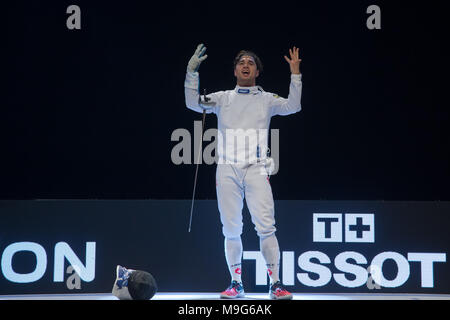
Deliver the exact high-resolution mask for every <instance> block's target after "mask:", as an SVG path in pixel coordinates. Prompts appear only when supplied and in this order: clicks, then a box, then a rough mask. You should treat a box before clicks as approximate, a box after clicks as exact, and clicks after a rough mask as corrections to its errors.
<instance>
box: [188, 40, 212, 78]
mask: <svg viewBox="0 0 450 320" xmlns="http://www.w3.org/2000/svg"><path fill="white" fill-rule="evenodd" d="M205 52H206V47H205V45H204V44H203V43H201V44H199V45H198V46H197V49H196V50H195V53H194V55H193V56H192V57H191V59H190V60H189V63H188V66H187V70H188V71H190V72H197V71H198V68H200V64H201V63H202V62H203V61H204V60H205V59H206V58H208V55H207V54H205Z"/></svg>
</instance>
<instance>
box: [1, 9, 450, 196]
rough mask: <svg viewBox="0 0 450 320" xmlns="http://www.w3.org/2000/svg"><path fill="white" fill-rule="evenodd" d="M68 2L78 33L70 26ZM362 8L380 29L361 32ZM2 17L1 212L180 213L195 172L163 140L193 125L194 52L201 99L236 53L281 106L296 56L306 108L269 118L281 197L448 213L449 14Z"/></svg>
mask: <svg viewBox="0 0 450 320" xmlns="http://www.w3.org/2000/svg"><path fill="white" fill-rule="evenodd" d="M71 4H77V5H79V6H80V8H81V30H68V28H67V27H66V19H67V17H68V16H69V14H67V13H66V8H67V7H68V6H69V5H71ZM371 4H377V5H379V6H380V8H381V15H382V16H381V17H382V29H381V30H368V29H367V27H366V19H367V17H368V16H369V15H368V14H367V13H366V9H367V7H368V6H369V5H371ZM2 12H3V15H2V18H1V19H2V22H4V23H5V22H6V27H4V28H2V32H5V31H6V35H5V36H4V37H2V42H3V45H2V52H3V53H4V54H5V56H4V58H3V59H2V72H1V74H2V78H3V80H4V81H3V85H2V94H1V102H0V103H1V111H0V112H1V113H0V127H1V141H0V142H1V157H0V159H1V160H0V161H1V163H0V197H1V198H2V199H33V198H104V199H115V198H124V199H140V198H145V199H147V198H154V199H189V198H190V197H191V192H192V183H193V175H194V169H195V167H194V166H193V165H181V166H176V165H174V164H172V162H171V159H170V151H171V149H172V147H173V146H174V145H175V144H176V143H175V142H172V141H171V140H170V136H171V133H172V132H173V130H175V129H177V128H186V129H188V130H189V131H191V132H193V121H194V120H200V119H201V115H199V114H196V113H194V112H192V111H190V110H188V109H186V108H185V105H184V91H183V81H184V76H185V70H186V65H187V62H188V60H189V58H190V57H191V55H192V54H193V52H194V50H195V47H196V45H197V44H198V43H200V42H203V43H205V44H206V46H207V47H208V50H207V53H208V56H209V57H208V59H207V60H206V62H205V63H203V64H202V66H201V68H200V75H201V87H202V88H206V89H207V90H208V92H214V91H218V90H225V89H231V88H233V87H234V86H235V79H234V77H233V73H232V60H233V58H234V56H235V54H236V53H237V52H238V51H239V50H241V49H244V48H245V49H250V50H253V51H255V52H256V53H257V54H258V55H259V56H260V58H261V59H262V61H263V64H264V66H265V71H264V73H263V74H262V75H261V77H260V78H259V79H258V84H259V85H261V86H262V87H263V88H264V89H265V90H266V91H269V92H275V93H278V94H279V95H281V96H285V97H286V96H287V93H288V87H289V67H288V65H287V64H286V62H285V61H284V59H283V55H284V54H287V52H288V49H289V48H290V47H292V46H294V45H295V46H297V47H299V48H300V55H301V58H302V59H303V61H302V66H301V70H302V73H303V97H302V107H303V110H302V111H301V112H300V113H298V114H295V115H292V116H289V117H275V118H273V119H272V128H278V129H280V171H279V173H278V174H277V175H276V176H274V177H273V178H272V188H273V190H274V195H275V198H276V199H330V200H333V199H336V200H341V199H346V200H358V199H364V200H376V199H385V200H450V197H449V194H448V181H449V178H450V171H449V165H448V164H449V160H450V159H449V156H448V153H447V152H446V151H447V149H448V148H449V129H448V125H449V124H450V120H449V111H448V103H447V95H448V88H447V85H448V72H447V71H446V67H447V60H448V54H447V53H446V52H445V51H444V44H445V42H447V39H448V34H447V32H446V30H447V28H446V15H445V14H446V11H445V10H444V1H433V2H421V3H415V2H411V1H389V2H388V1H294V2H242V3H241V2H231V1H230V2H225V1H224V2H216V1H211V2H209V3H201V2H193V3H192V2H187V1H186V2H182V3H174V2H170V1H167V2H158V4H156V3H155V2H150V1H14V2H8V3H7V4H2ZM216 123H217V121H216V119H215V117H214V116H213V115H210V116H208V118H207V128H211V127H215V126H216ZM214 170H215V167H214V166H207V165H203V166H201V168H200V173H199V183H198V188H197V197H198V198H200V199H214V198H215V188H214Z"/></svg>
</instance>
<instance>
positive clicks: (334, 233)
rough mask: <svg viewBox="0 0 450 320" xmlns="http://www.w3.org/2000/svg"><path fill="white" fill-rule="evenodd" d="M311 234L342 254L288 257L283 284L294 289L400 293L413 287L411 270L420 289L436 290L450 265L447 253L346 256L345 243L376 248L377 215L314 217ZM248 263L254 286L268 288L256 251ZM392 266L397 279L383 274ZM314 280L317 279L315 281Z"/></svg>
mask: <svg viewBox="0 0 450 320" xmlns="http://www.w3.org/2000/svg"><path fill="white" fill-rule="evenodd" d="M312 229H313V239H312V241H313V243H314V242H329V243H336V244H337V245H339V247H340V248H341V249H342V250H343V251H342V252H340V253H338V254H337V255H336V256H334V257H330V256H329V254H327V253H326V252H322V251H315V250H311V251H306V252H301V253H299V254H296V252H294V251H283V252H282V265H283V267H282V280H283V283H284V284H285V285H295V281H296V280H297V281H298V282H299V283H301V284H302V285H304V286H308V287H323V286H326V285H328V284H329V283H330V282H331V281H334V282H335V283H336V284H338V285H340V286H342V287H348V288H356V287H361V286H367V288H368V289H381V288H383V287H385V288H396V287H400V286H402V285H403V284H405V282H406V281H408V279H409V276H410V270H411V268H417V269H418V270H420V275H421V277H420V280H421V281H420V286H421V287H422V288H433V287H434V284H435V272H434V265H435V264H436V263H445V262H446V261H447V257H446V253H445V252H408V253H407V255H406V256H404V255H402V254H401V253H399V252H395V251H383V252H380V253H378V254H376V255H375V256H373V257H368V256H367V255H365V254H364V253H363V252H358V251H353V250H352V251H344V250H345V245H343V244H344V243H375V214H374V213H313V214H312ZM296 256H298V258H297V260H295V257H296ZM244 259H254V260H256V280H255V282H256V284H257V285H266V284H267V276H266V275H265V263H264V259H263V257H262V255H261V254H260V253H259V252H256V251H253V252H252V251H246V252H244ZM388 260H389V261H391V262H393V263H394V264H395V266H396V269H397V273H396V275H394V277H393V278H390V279H388V278H387V277H386V276H385V274H384V272H383V266H384V264H385V262H386V261H388ZM332 264H334V268H335V269H337V271H338V272H334V273H333V272H332V271H331V270H330V267H329V266H330V265H332ZM296 268H297V271H296ZM311 274H315V277H312V276H311ZM437 281H439V280H438V279H437Z"/></svg>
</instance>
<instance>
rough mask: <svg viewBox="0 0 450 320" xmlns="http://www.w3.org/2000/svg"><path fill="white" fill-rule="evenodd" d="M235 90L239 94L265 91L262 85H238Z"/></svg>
mask: <svg viewBox="0 0 450 320" xmlns="http://www.w3.org/2000/svg"><path fill="white" fill-rule="evenodd" d="M234 91H235V92H236V93H239V94H257V93H260V92H264V90H263V89H262V88H261V87H260V86H254V87H241V86H238V85H236V87H235V88H234Z"/></svg>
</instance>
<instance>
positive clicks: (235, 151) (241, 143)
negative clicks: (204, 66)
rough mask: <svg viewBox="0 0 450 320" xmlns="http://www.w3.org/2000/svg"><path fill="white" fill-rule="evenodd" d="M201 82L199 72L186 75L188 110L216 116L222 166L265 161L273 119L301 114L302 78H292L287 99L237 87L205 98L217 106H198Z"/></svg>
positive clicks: (296, 76)
mask: <svg viewBox="0 0 450 320" xmlns="http://www.w3.org/2000/svg"><path fill="white" fill-rule="evenodd" d="M199 81H200V80H199V73H198V72H189V71H188V72H187V73H186V79H185V82H184V87H185V99H186V107H187V108H189V109H191V110H194V111H197V112H200V113H203V110H204V109H205V110H206V113H215V114H216V115H217V119H218V121H217V124H218V145H217V154H218V157H219V162H218V163H219V164H220V163H228V164H248V163H255V162H259V161H261V160H264V159H265V158H266V157H267V151H268V133H269V127H270V119H271V118H272V116H275V115H281V116H286V115H289V114H293V113H296V112H299V111H300V110H301V96H302V76H301V74H299V75H296V74H291V83H290V86H289V96H288V98H287V99H285V98H282V97H279V96H278V95H276V94H273V93H269V92H265V91H264V90H263V89H262V88H261V87H259V86H255V87H240V86H236V87H235V88H234V90H227V91H218V92H214V93H211V94H208V95H207V96H206V97H207V98H208V99H210V102H213V103H215V105H214V106H204V105H202V103H201V102H200V103H199V92H198V91H199V90H198V89H199ZM202 101H203V99H202Z"/></svg>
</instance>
